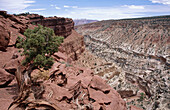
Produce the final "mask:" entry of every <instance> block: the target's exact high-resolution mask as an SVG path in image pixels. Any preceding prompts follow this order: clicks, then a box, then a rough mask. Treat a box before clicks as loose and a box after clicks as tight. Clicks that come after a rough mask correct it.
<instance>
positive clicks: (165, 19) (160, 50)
mask: <svg viewBox="0 0 170 110" xmlns="http://www.w3.org/2000/svg"><path fill="white" fill-rule="evenodd" d="M75 30H76V31H77V32H78V33H79V34H81V35H83V36H84V41H85V45H86V49H87V50H89V51H90V54H93V55H92V56H95V57H94V59H97V58H100V60H99V61H102V62H103V64H101V63H98V62H96V60H94V59H91V60H92V61H91V62H92V65H93V66H91V67H92V68H91V69H93V71H95V72H94V73H95V74H97V75H99V76H101V77H102V78H103V79H105V80H106V81H107V83H108V84H109V85H110V86H111V87H113V88H114V89H116V90H117V91H118V92H119V93H120V95H121V97H122V98H124V100H126V102H127V105H131V104H132V105H136V106H138V107H140V108H142V109H146V110H157V109H159V110H168V109H170V106H169V98H170V97H169V70H170V16H169V15H167V16H157V17H146V18H134V19H122V20H104V21H100V22H95V23H90V24H85V25H80V26H76V27H75ZM85 56H88V55H85ZM85 56H83V57H84V58H83V57H82V61H85V60H87V59H89V57H85ZM82 64H83V65H84V66H89V65H88V63H82Z"/></svg>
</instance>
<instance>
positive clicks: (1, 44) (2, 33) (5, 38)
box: [0, 25, 10, 51]
mask: <svg viewBox="0 0 170 110" xmlns="http://www.w3.org/2000/svg"><path fill="white" fill-rule="evenodd" d="M9 41H10V31H9V30H8V29H7V28H6V27H4V26H2V25H0V50H3V51H4V50H5V49H6V48H7V46H8V43H9Z"/></svg>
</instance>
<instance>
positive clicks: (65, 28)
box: [28, 14, 74, 37]
mask: <svg viewBox="0 0 170 110" xmlns="http://www.w3.org/2000/svg"><path fill="white" fill-rule="evenodd" d="M28 17H29V18H30V22H31V23H32V24H41V25H43V26H45V27H50V28H52V29H53V30H54V32H55V34H56V35H58V36H64V37H67V36H69V35H70V34H71V33H72V30H73V29H74V22H73V20H72V19H69V18H61V17H48V18H45V17H43V16H40V15H37V14H32V15H28Z"/></svg>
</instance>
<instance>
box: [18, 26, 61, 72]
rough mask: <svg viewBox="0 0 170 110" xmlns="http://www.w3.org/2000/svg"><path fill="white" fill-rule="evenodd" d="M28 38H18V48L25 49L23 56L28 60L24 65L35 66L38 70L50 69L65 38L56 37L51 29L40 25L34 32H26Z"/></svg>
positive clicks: (28, 30) (29, 30)
mask: <svg viewBox="0 0 170 110" xmlns="http://www.w3.org/2000/svg"><path fill="white" fill-rule="evenodd" d="M24 35H25V36H26V38H25V39H24V38H22V37H18V39H17V43H16V47H17V48H23V49H24V51H23V52H22V55H25V56H26V58H25V60H24V61H23V62H22V64H23V65H33V66H34V67H37V68H44V69H46V70H47V69H49V68H50V67H51V66H52V65H53V58H52V57H51V55H52V54H54V53H55V52H57V51H58V47H59V46H60V44H61V43H62V42H63V39H64V38H63V37H59V36H55V34H54V31H53V30H52V29H50V28H47V27H43V26H41V25H38V27H36V28H34V29H33V30H31V29H27V30H26V31H25V32H24Z"/></svg>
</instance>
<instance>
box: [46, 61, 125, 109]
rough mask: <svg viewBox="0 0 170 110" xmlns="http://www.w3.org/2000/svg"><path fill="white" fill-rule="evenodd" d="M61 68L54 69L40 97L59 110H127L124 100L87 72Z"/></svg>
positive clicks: (58, 65)
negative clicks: (53, 104)
mask: <svg viewBox="0 0 170 110" xmlns="http://www.w3.org/2000/svg"><path fill="white" fill-rule="evenodd" d="M65 64H66V65H67V66H63V64H61V63H58V62H57V64H54V65H56V66H55V67H53V68H52V69H53V70H50V71H52V72H53V73H52V74H51V76H52V77H51V79H50V80H49V81H47V82H45V83H44V86H45V93H44V94H43V97H44V98H45V99H46V100H47V101H49V102H51V103H55V104H56V105H57V106H58V107H59V108H60V109H62V110H68V109H84V110H86V109H95V110H99V109H106V110H114V109H116V110H126V104H125V101H124V100H122V99H121V97H120V95H119V94H118V93H117V92H116V91H115V90H113V88H111V87H110V86H108V85H107V84H106V82H105V81H104V80H103V79H101V78H100V77H99V76H97V75H94V74H93V72H92V71H91V70H90V69H87V68H80V67H74V66H73V65H70V66H69V65H68V64H67V62H66V61H65Z"/></svg>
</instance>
